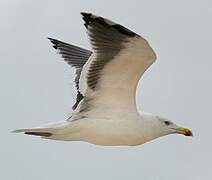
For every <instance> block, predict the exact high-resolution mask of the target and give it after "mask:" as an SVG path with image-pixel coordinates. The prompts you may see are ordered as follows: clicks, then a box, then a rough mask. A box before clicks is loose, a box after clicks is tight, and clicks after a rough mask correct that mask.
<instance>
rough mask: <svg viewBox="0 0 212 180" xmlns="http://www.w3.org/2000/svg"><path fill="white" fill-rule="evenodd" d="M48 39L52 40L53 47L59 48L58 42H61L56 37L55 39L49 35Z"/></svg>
mask: <svg viewBox="0 0 212 180" xmlns="http://www.w3.org/2000/svg"><path fill="white" fill-rule="evenodd" d="M47 39H48V40H50V42H51V43H52V44H53V46H52V47H53V48H55V49H57V48H58V44H59V41H58V40H56V39H53V38H50V37H47Z"/></svg>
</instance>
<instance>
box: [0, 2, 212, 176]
mask: <svg viewBox="0 0 212 180" xmlns="http://www.w3.org/2000/svg"><path fill="white" fill-rule="evenodd" d="M81 11H86V12H92V13H95V14H97V15H101V16H103V17H107V18H109V19H112V20H114V21H116V22H118V23H121V24H123V25H125V26H126V27H128V28H130V29H132V30H133V31H135V32H137V33H138V34H141V35H142V36H143V37H145V38H146V39H148V41H149V42H150V44H151V46H152V47H153V49H154V50H155V51H156V53H157V56H158V58H157V62H156V63H155V64H154V65H153V66H152V67H151V68H150V69H149V70H148V71H147V72H146V73H145V75H144V76H143V78H142V81H141V82H140V83H139V87H138V91H137V104H138V106H139V108H140V109H142V110H143V111H148V112H152V113H155V114H159V115H163V116H164V117H167V118H169V119H171V120H173V121H174V122H176V123H177V124H180V125H183V126H185V127H189V128H191V129H192V130H193V132H194V137H193V138H186V137H184V136H180V135H171V136H166V137H162V138H159V139H157V140H154V141H152V142H149V143H146V144H144V145H141V146H137V147H102V146H96V145H92V144H88V143H83V142H57V141H49V140H42V139H40V138H36V137H31V136H24V135H22V134H12V133H10V131H11V130H13V129H17V128H22V127H33V126H37V125H40V124H45V123H48V122H54V121H61V120H65V119H66V118H67V117H68V116H69V115H70V114H71V106H72V104H73V95H74V92H73V83H72V79H73V77H74V76H73V75H74V71H73V69H71V68H70V67H69V66H68V65H67V64H66V63H65V62H63V60H62V59H61V58H60V56H59V55H58V54H56V52H55V50H54V49H53V48H52V47H51V44H50V43H49V42H48V40H47V37H53V38H58V39H60V40H63V41H65V42H69V43H74V44H76V45H80V46H82V47H85V48H90V46H89V44H88V39H87V36H86V33H85V28H84V27H83V22H82V20H81V16H80V14H79V13H80V12H81ZM211 18H212V4H211V1H209V0H208V1H207V0H202V1H197V0H187V1H185V0H178V1H170V0H161V1H153V0H148V1H147V0H146V1H143V0H138V1H133V0H131V1H123V0H122V1H121V0H120V1H118V0H116V1H115V0H106V1H98V0H92V1H82V0H81V1H65V0H60V1H50V0H48V1H47V0H42V1H41V0H40V1H39V0H37V1H32V0H21V1H20V0H19V1H18V0H1V1H0V32H1V33H0V52H1V54H0V83H1V86H0V87H1V90H0V91H1V93H0V109H1V113H0V118H1V131H0V142H1V146H0V169H1V170H0V179H2V180H3V179H4V180H12V179H14V180H28V179H30V180H38V179H39V180H47V179H51V180H58V179H60V180H62V179H64V180H65V179H93V180H97V179H101V180H108V179H122V180H128V179H139V180H141V179H142V180H170V179H173V180H178V179H188V180H189V179H192V180H200V179H212V172H211V165H212V164H211V160H212V155H211V152H212V141H211V125H212V121H211V107H212V106H211V102H212V98H211V97H212V96H211V92H212V85H211V83H212V71H211V66H212V55H211V47H212V35H211V32H212V25H211Z"/></svg>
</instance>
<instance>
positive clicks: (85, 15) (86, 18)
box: [80, 12, 92, 28]
mask: <svg viewBox="0 0 212 180" xmlns="http://www.w3.org/2000/svg"><path fill="white" fill-rule="evenodd" d="M80 14H81V15H82V19H83V20H84V21H85V23H84V25H85V27H86V28H87V27H88V26H89V24H90V22H91V21H92V14H91V13H86V12H81V13H80Z"/></svg>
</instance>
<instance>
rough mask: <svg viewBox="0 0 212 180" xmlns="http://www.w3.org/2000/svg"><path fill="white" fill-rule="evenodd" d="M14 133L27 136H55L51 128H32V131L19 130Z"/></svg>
mask: <svg viewBox="0 0 212 180" xmlns="http://www.w3.org/2000/svg"><path fill="white" fill-rule="evenodd" d="M12 132H13V133H22V132H23V133H24V134H27V135H34V136H41V137H50V136H52V135H53V132H52V129H51V128H31V129H17V130H15V131H12Z"/></svg>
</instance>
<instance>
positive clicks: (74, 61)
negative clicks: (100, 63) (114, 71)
mask: <svg viewBox="0 0 212 180" xmlns="http://www.w3.org/2000/svg"><path fill="white" fill-rule="evenodd" d="M48 39H49V40H50V41H51V42H52V44H53V47H54V48H55V49H56V50H57V51H58V53H59V54H61V55H62V58H63V59H64V60H65V61H66V62H67V63H68V64H69V65H71V66H72V67H74V68H75V69H76V77H75V80H74V82H75V84H76V88H77V98H76V102H75V104H74V105H73V107H72V108H73V110H74V109H76V107H77V105H78V104H79V102H80V101H81V100H82V99H83V95H82V94H81V93H80V91H79V79H80V75H81V71H82V67H83V66H84V64H85V63H86V61H87V60H88V58H89V57H90V56H91V54H92V52H91V51H89V50H87V49H83V48H80V47H78V46H74V45H71V44H68V43H65V42H62V41H59V40H56V39H53V38H48Z"/></svg>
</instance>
